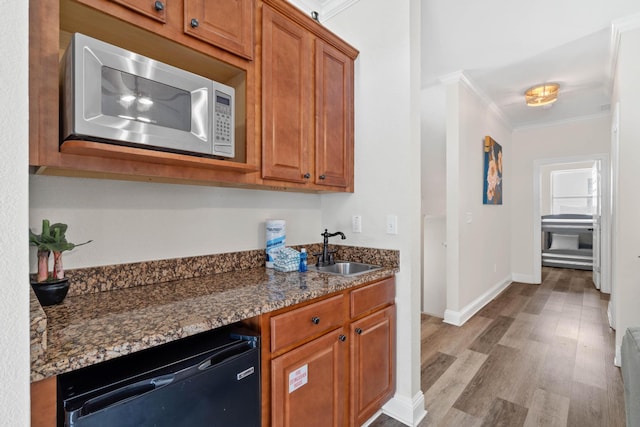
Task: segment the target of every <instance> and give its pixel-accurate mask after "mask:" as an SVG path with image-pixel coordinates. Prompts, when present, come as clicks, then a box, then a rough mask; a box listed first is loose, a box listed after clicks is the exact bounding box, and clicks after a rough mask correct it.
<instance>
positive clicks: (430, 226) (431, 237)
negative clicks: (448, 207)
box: [422, 215, 447, 317]
mask: <svg viewBox="0 0 640 427" xmlns="http://www.w3.org/2000/svg"><path fill="white" fill-rule="evenodd" d="M423 230H424V232H423V236H424V237H423V249H422V255H423V267H422V269H423V271H422V312H423V313H426V314H430V315H432V316H437V317H444V312H445V310H446V309H447V268H446V266H447V247H446V241H447V218H446V217H445V216H444V215H440V216H435V215H433V216H432V215H425V216H424V221H423Z"/></svg>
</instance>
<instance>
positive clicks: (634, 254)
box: [612, 29, 640, 362]
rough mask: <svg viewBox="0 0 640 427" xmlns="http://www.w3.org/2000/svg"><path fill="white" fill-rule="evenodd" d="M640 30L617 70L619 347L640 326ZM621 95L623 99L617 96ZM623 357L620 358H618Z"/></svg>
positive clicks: (625, 36) (626, 44)
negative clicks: (628, 329)
mask: <svg viewBox="0 0 640 427" xmlns="http://www.w3.org/2000/svg"><path fill="white" fill-rule="evenodd" d="M639 49H640V30H638V29H636V30H633V31H628V32H625V33H622V35H621V39H620V51H619V57H618V67H617V75H616V85H617V95H616V97H615V98H614V101H617V100H619V102H620V127H619V141H620V143H619V158H618V168H617V171H614V174H617V179H615V178H614V181H617V186H615V187H614V195H613V196H614V219H613V223H614V230H615V231H617V232H616V233H614V238H613V241H612V245H613V253H614V254H615V256H614V258H613V260H612V273H613V278H614V282H613V286H614V292H613V298H615V308H616V310H615V311H616V313H615V316H616V319H615V323H616V349H617V354H618V355H619V348H620V344H621V343H622V337H623V336H624V333H625V330H626V329H627V328H628V327H630V326H640V311H639V310H638V301H640V258H638V256H640V247H639V245H638V242H640V227H638V212H640V197H638V183H639V182H640V168H639V167H638V165H640V145H639V144H638V141H639V140H640V120H638V116H639V115H640V79H638V76H639V75H640V57H638V54H637V52H638V50H639ZM616 98H617V99H616ZM618 362H619V358H618Z"/></svg>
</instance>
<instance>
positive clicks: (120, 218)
mask: <svg viewBox="0 0 640 427" xmlns="http://www.w3.org/2000/svg"><path fill="white" fill-rule="evenodd" d="M30 187H31V193H30V197H29V199H30V200H29V202H30V212H29V226H30V227H31V228H32V229H33V230H34V231H35V232H40V229H41V223H42V219H43V218H47V219H49V220H51V221H54V222H64V223H67V224H69V231H68V237H69V241H71V242H73V243H80V242H84V241H86V240H90V239H92V240H93V242H92V243H90V244H89V245H87V246H82V247H80V248H77V249H75V250H73V251H71V252H69V253H65V256H64V263H65V267H66V268H79V267H88V266H97V265H109V264H121V263H127V262H136V261H146V260H156V259H166V258H179V257H186V256H194V255H208V254H215V253H222V252H232V251H242V250H249V249H260V248H264V247H265V229H264V221H265V219H268V218H277V219H284V220H286V221H287V230H286V232H287V235H286V237H287V240H286V243H287V244H288V245H296V244H305V243H317V242H320V241H321V238H320V233H321V232H322V231H323V230H322V227H321V221H320V218H321V211H320V196H319V195H315V194H301V193H300V194H299V193H285V192H275V191H258V190H243V189H231V188H217V187H202V186H189V185H173V184H155V183H147V182H126V181H110V180H95V179H79V178H60V177H45V176H31V179H30ZM32 252H33V250H32ZM30 259H31V270H32V271H35V268H36V266H35V262H36V260H35V254H32V256H31V258H30Z"/></svg>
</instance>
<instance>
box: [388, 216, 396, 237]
mask: <svg viewBox="0 0 640 427" xmlns="http://www.w3.org/2000/svg"><path fill="white" fill-rule="evenodd" d="M387 234H398V215H387Z"/></svg>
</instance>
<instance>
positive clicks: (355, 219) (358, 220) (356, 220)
mask: <svg viewBox="0 0 640 427" xmlns="http://www.w3.org/2000/svg"><path fill="white" fill-rule="evenodd" d="M351 231H352V232H354V233H362V216H360V215H353V216H352V217H351Z"/></svg>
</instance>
